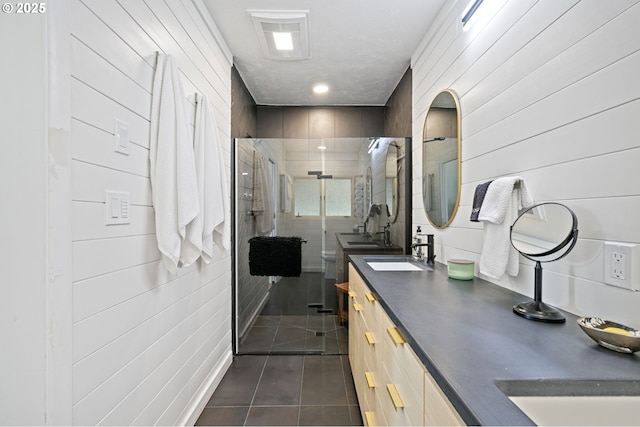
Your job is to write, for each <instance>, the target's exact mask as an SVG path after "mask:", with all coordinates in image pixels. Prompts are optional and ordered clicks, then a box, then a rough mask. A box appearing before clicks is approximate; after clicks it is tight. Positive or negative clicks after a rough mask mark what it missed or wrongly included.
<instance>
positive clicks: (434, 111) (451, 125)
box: [422, 89, 461, 228]
mask: <svg viewBox="0 0 640 427" xmlns="http://www.w3.org/2000/svg"><path fill="white" fill-rule="evenodd" d="M460 138H461V136H460V103H459V101H458V97H457V96H456V94H455V93H454V92H453V91H451V90H449V89H446V90H444V91H442V92H441V93H439V94H438V96H436V97H435V99H434V100H433V102H432V103H431V106H430V107H429V111H428V112H427V117H426V119H425V123H424V129H423V133H422V198H423V203H424V210H425V213H426V214H427V218H428V220H429V222H430V223H431V224H432V225H433V226H434V227H436V228H444V227H447V226H448V225H449V224H450V223H451V221H453V218H454V217H455V214H456V211H457V210H458V204H459V202H460Z"/></svg>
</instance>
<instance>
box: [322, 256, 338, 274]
mask: <svg viewBox="0 0 640 427" xmlns="http://www.w3.org/2000/svg"><path fill="white" fill-rule="evenodd" d="M320 256H321V257H322V260H323V261H324V277H325V279H335V278H336V251H322V254H321V255H320Z"/></svg>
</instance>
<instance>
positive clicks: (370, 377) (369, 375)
mask: <svg viewBox="0 0 640 427" xmlns="http://www.w3.org/2000/svg"><path fill="white" fill-rule="evenodd" d="M364 377H365V378H366V379H367V385H368V386H369V388H374V387H375V386H376V383H375V381H374V380H373V372H365V373H364Z"/></svg>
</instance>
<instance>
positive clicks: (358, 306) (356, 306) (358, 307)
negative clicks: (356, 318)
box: [353, 303, 361, 311]
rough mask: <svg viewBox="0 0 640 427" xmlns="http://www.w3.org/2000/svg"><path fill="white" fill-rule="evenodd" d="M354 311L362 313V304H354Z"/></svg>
mask: <svg viewBox="0 0 640 427" xmlns="http://www.w3.org/2000/svg"><path fill="white" fill-rule="evenodd" d="M353 309H354V310H355V311H360V310H361V308H360V304H358V303H354V304H353Z"/></svg>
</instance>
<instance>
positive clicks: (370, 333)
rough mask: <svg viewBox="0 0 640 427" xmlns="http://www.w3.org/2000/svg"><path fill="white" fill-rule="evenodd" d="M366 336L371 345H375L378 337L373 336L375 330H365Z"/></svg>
mask: <svg viewBox="0 0 640 427" xmlns="http://www.w3.org/2000/svg"><path fill="white" fill-rule="evenodd" d="M364 337H365V338H366V339H367V342H368V343H369V345H373V344H375V343H376V339H375V338H374V337H373V332H365V333H364Z"/></svg>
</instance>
